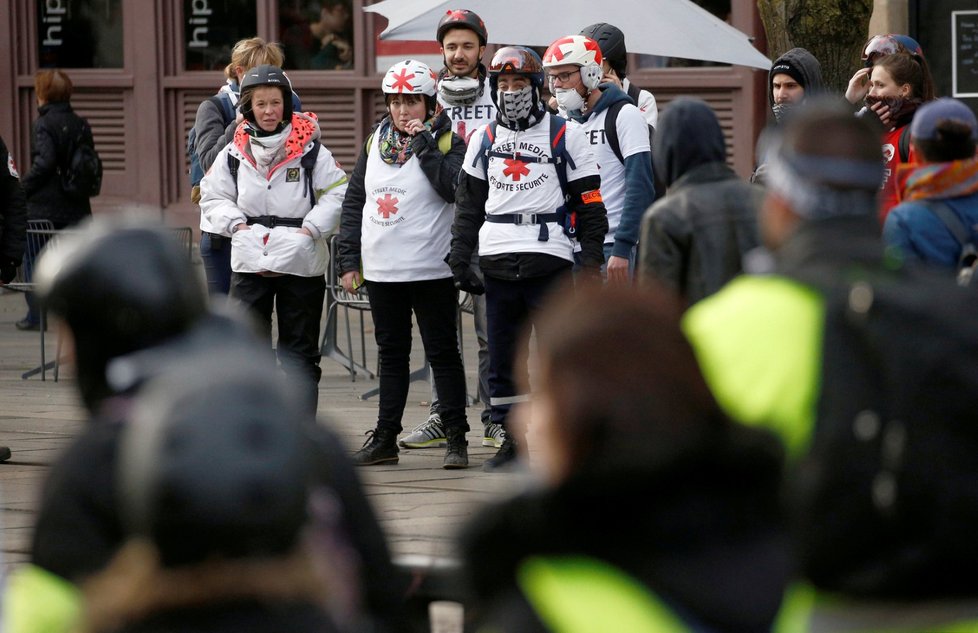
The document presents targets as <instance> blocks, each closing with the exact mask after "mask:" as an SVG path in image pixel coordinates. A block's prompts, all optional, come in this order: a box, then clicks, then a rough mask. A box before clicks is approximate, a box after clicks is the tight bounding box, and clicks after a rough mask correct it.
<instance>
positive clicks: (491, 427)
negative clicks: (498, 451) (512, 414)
mask: <svg viewBox="0 0 978 633" xmlns="http://www.w3.org/2000/svg"><path fill="white" fill-rule="evenodd" d="M505 439H506V429H504V428H503V427H502V426H500V425H499V424H497V423H495V422H490V423H489V424H487V425H486V426H485V431H484V432H483V434H482V445H483V446H486V447H489V448H502V446H503V441H504V440H505Z"/></svg>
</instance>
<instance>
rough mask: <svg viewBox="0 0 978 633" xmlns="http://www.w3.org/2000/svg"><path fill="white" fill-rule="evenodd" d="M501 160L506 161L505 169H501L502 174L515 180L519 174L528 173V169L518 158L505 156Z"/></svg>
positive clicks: (524, 174)
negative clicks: (505, 157) (504, 158)
mask: <svg viewBox="0 0 978 633" xmlns="http://www.w3.org/2000/svg"><path fill="white" fill-rule="evenodd" d="M503 162H504V163H506V169H504V170H503V175H504V176H509V177H510V178H512V179H513V180H515V181H516V182H519V181H520V177H521V176H529V175H530V170H529V169H528V168H527V166H526V163H524V162H523V161H521V160H520V159H518V158H507V159H506V160H504V161H503Z"/></svg>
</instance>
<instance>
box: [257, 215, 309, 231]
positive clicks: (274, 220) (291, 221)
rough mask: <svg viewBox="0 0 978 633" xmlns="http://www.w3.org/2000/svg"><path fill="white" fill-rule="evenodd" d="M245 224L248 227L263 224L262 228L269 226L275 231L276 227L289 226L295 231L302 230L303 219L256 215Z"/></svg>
mask: <svg viewBox="0 0 978 633" xmlns="http://www.w3.org/2000/svg"><path fill="white" fill-rule="evenodd" d="M245 222H246V223H247V224H248V226H251V225H252V224H261V225H262V226H267V227H268V228H270V229H274V228H275V227H276V226H289V227H292V228H294V229H301V228H302V218H283V217H281V216H277V215H256V216H251V217H248V218H247V219H246V220H245Z"/></svg>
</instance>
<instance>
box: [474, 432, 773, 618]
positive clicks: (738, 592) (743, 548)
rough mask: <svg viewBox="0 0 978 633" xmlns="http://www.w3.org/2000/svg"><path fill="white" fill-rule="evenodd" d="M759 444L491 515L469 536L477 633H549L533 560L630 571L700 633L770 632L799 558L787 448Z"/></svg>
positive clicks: (599, 479)
mask: <svg viewBox="0 0 978 633" xmlns="http://www.w3.org/2000/svg"><path fill="white" fill-rule="evenodd" d="M747 435H753V434H747ZM747 435H745V436H744V437H746V436H747ZM753 437H754V438H755V439H753V440H746V439H745V440H735V441H734V442H733V443H731V444H728V443H726V442H723V441H720V440H718V441H717V442H716V444H715V445H713V446H710V447H704V451H703V452H702V453H701V454H698V455H689V456H688V458H687V459H686V460H684V461H680V462H677V463H673V464H670V465H667V466H664V467H660V468H655V467H652V466H650V467H649V468H648V469H646V470H644V471H642V472H634V471H633V472H617V473H614V474H605V475H601V476H595V475H592V476H589V477H577V478H572V479H571V480H569V481H566V482H564V483H563V484H561V485H560V486H559V487H558V488H556V489H553V490H541V491H530V492H527V493H524V494H522V495H520V496H518V497H515V498H513V499H511V500H509V501H507V502H504V503H502V504H497V505H494V506H492V507H490V508H487V509H485V510H484V511H483V512H482V513H480V514H479V515H477V516H476V517H474V518H473V520H472V522H471V523H470V524H469V526H468V528H467V531H466V532H465V533H464V534H463V536H462V550H463V556H464V558H465V562H466V568H465V569H466V574H467V576H468V587H467V589H468V590H469V591H470V593H471V598H470V602H469V604H470V605H471V609H472V614H471V615H472V617H473V619H474V621H477V622H478V623H479V624H480V626H481V627H482V628H475V629H474V630H476V631H481V630H486V631H490V630H491V631H496V632H498V633H508V632H514V633H515V632H519V633H533V632H537V631H540V632H542V631H548V630H549V629H547V628H546V627H544V626H543V624H542V623H541V622H540V620H539V618H538V617H537V615H536V613H535V612H534V610H533V608H532V606H531V604H530V603H529V602H528V601H527V599H526V598H525V596H524V594H523V593H522V591H521V590H520V588H519V585H518V584H517V572H518V570H519V568H520V566H521V564H522V563H523V561H524V560H526V559H527V558H528V557H530V556H544V557H548V556H564V555H569V556H580V555H583V556H587V557H591V558H596V559H599V560H601V561H604V562H606V563H609V564H611V565H613V566H615V567H617V568H618V569H619V570H622V571H624V572H626V573H627V574H629V575H630V576H632V577H633V578H635V579H637V580H638V581H639V582H640V583H642V584H643V585H644V586H645V587H647V588H648V589H650V590H651V591H652V592H653V593H654V594H655V595H656V596H658V597H659V598H660V599H661V600H662V601H664V602H665V603H666V604H668V605H669V606H670V607H671V608H672V610H673V611H674V613H676V614H679V615H680V617H681V618H682V619H684V620H685V621H686V622H688V623H691V624H699V625H700V628H703V629H705V630H712V631H725V632H728V633H735V632H748V631H755V632H757V633H760V632H762V631H763V632H765V633H767V632H768V631H770V628H771V623H772V621H773V619H774V617H775V614H776V613H777V611H778V608H779V604H780V602H781V597H782V592H783V590H784V587H785V586H786V583H787V582H788V579H789V575H790V568H789V561H790V557H789V553H788V545H787V544H788V541H787V538H786V536H785V532H784V528H783V525H782V521H781V518H780V510H779V502H778V489H779V482H780V459H779V453H778V449H777V446H776V442H775V440H774V439H773V438H770V437H767V436H763V439H761V436H760V435H753ZM486 552H492V555H491V556H487V555H486ZM608 630H616V629H614V628H612V626H610V625H609V628H608ZM697 630H699V629H697Z"/></svg>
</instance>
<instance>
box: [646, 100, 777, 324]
mask: <svg viewBox="0 0 978 633" xmlns="http://www.w3.org/2000/svg"><path fill="white" fill-rule="evenodd" d="M726 156H727V151H726V146H725V142H724V138H723V130H722V129H720V122H719V121H718V120H717V117H716V114H714V112H713V110H711V109H710V106H708V105H707V104H706V103H705V102H703V101H701V100H699V99H692V98H688V97H680V98H679V99H676V100H675V101H673V102H672V103H671V104H669V108H668V109H667V110H666V111H665V112H664V113H663V115H662V118H661V119H660V120H659V129H658V131H657V132H656V135H655V150H654V152H653V158H654V160H655V169H656V173H658V174H659V177H660V178H662V179H663V181H664V182H665V183H666V186H667V187H669V189H668V193H667V195H666V196H665V197H664V198H660V199H659V200H658V201H657V202H656V203H655V204H654V205H652V207H651V208H650V209H649V210H648V211H647V212H646V214H645V217H644V218H643V220H642V230H641V235H640V238H639V244H640V245H641V248H640V252H639V273H638V277H639V281H640V282H641V283H643V284H648V283H650V282H658V283H661V284H664V285H666V286H667V287H669V288H671V289H672V290H674V291H675V292H677V293H678V294H679V295H680V296H681V297H682V298H683V299H684V300H685V301H686V302H687V304H688V305H692V304H693V303H696V302H697V301H699V300H700V299H702V298H704V297H706V296H707V295H710V294H713V293H714V292H716V291H717V290H719V289H720V288H721V287H723V285H724V284H726V283H727V282H728V281H730V280H731V279H733V278H734V277H735V276H736V275H738V274H739V273H740V272H741V271H742V270H743V267H742V260H743V256H744V254H745V253H747V251H749V250H751V249H753V248H755V247H757V246H759V245H760V235H759V233H758V228H757V210H758V209H759V208H760V202H761V195H762V192H761V189H760V187H755V186H753V185H750V184H748V183H746V182H744V181H742V180H741V179H740V178H738V177H737V174H735V173H734V171H733V170H732V169H731V168H730V167H729V166H727V163H726Z"/></svg>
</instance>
